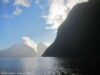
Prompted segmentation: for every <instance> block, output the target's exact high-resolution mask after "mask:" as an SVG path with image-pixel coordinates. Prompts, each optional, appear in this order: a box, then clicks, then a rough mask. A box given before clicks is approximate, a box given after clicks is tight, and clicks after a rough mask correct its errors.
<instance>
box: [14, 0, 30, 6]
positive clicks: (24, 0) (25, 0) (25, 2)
mask: <svg viewBox="0 0 100 75" xmlns="http://www.w3.org/2000/svg"><path fill="white" fill-rule="evenodd" d="M31 2H32V0H15V2H14V5H15V6H24V7H30V6H31Z"/></svg>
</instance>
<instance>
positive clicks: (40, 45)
mask: <svg viewBox="0 0 100 75" xmlns="http://www.w3.org/2000/svg"><path fill="white" fill-rule="evenodd" d="M46 48H47V46H46V45H45V44H44V43H42V42H40V43H38V45H37V53H38V56H41V55H42V54H43V53H44V52H45V50H46Z"/></svg>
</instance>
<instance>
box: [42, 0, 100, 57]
mask: <svg viewBox="0 0 100 75" xmlns="http://www.w3.org/2000/svg"><path fill="white" fill-rule="evenodd" d="M99 5H100V0H90V1H89V2H85V3H80V4H77V5H76V6H75V7H74V8H73V9H72V10H71V12H70V13H69V15H68V17H67V19H66V20H65V21H64V23H63V24H62V25H61V26H60V27H59V29H58V33H57V37H56V40H55V41H54V43H53V44H52V45H51V46H50V47H49V48H47V50H46V51H45V53H44V54H43V56H52V57H68V58H84V59H85V58H86V59H88V58H89V59H96V50H97V46H96V42H97V41H100V39H97V37H98V35H99V34H98V33H99V30H97V28H98V26H99V25H100V22H99V20H100V19H99V17H100V16H99V14H100V6H99Z"/></svg>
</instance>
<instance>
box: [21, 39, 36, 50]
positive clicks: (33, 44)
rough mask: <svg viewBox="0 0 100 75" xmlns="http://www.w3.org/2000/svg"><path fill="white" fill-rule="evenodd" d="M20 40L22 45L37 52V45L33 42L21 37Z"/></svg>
mask: <svg viewBox="0 0 100 75" xmlns="http://www.w3.org/2000/svg"><path fill="white" fill-rule="evenodd" d="M22 40H23V44H26V45H28V46H30V47H31V48H33V49H34V50H35V51H36V52H37V43H36V42H35V41H33V40H31V39H30V38H29V37H23V38H22Z"/></svg>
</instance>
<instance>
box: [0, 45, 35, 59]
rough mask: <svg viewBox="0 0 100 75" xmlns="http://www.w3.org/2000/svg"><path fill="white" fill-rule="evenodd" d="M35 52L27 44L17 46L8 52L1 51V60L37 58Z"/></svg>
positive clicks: (7, 50)
mask: <svg viewBox="0 0 100 75" xmlns="http://www.w3.org/2000/svg"><path fill="white" fill-rule="evenodd" d="M36 56H37V53H36V52H35V50H34V49H33V48H31V47H29V46H27V45H25V44H17V45H14V46H12V47H10V48H8V49H6V50H2V51H0V58H22V57H36Z"/></svg>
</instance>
